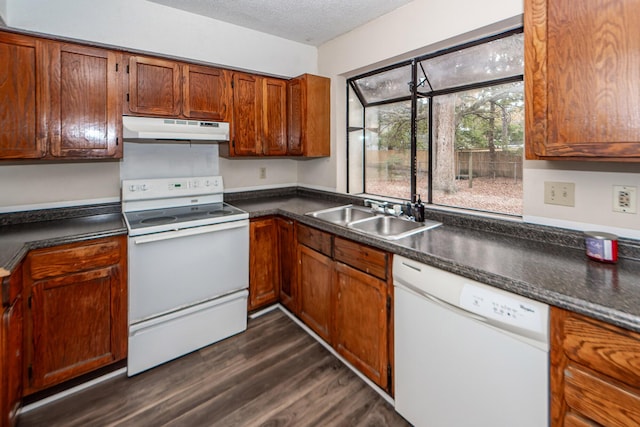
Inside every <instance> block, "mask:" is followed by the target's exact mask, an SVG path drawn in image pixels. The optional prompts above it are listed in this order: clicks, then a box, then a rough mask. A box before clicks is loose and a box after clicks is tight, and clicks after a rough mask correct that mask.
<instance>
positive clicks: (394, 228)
mask: <svg viewBox="0 0 640 427" xmlns="http://www.w3.org/2000/svg"><path fill="white" fill-rule="evenodd" d="M307 215H309V216H312V217H314V218H318V219H321V220H324V221H328V222H331V223H333V224H336V225H341V226H343V227H349V228H351V229H354V230H358V231H361V232H363V233H367V234H370V235H372V236H376V237H380V238H383V239H387V240H398V239H402V238H403V237H407V236H411V235H412V234H416V233H421V232H423V231H426V230H430V229H432V228H435V227H437V226H439V225H442V223H440V222H435V221H425V222H414V221H410V220H408V219H404V218H400V217H395V216H391V215H384V214H377V213H375V212H372V211H371V210H370V209H367V208H364V207H361V206H354V205H346V206H337V207H335V208H329V209H323V210H320V211H315V212H309V213H307Z"/></svg>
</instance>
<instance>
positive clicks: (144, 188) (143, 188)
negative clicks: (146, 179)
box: [140, 184, 149, 191]
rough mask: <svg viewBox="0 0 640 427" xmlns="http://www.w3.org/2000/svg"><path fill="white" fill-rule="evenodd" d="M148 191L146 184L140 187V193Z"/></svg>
mask: <svg viewBox="0 0 640 427" xmlns="http://www.w3.org/2000/svg"><path fill="white" fill-rule="evenodd" d="M148 189H149V187H147V184H142V185H141V186H140V191H147V190H148Z"/></svg>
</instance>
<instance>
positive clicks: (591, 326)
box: [563, 314, 640, 388]
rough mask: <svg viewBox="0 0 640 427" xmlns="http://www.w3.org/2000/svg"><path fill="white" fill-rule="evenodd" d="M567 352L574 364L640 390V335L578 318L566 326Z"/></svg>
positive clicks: (568, 322)
mask: <svg viewBox="0 0 640 427" xmlns="http://www.w3.org/2000/svg"><path fill="white" fill-rule="evenodd" d="M564 333H565V340H564V344H563V348H564V352H565V353H566V355H567V357H568V358H569V359H571V360H573V361H576V362H578V363H580V364H581V365H584V366H587V367H589V368H591V369H593V370H595V371H598V372H602V373H603V374H605V375H607V376H610V377H612V378H614V379H616V380H618V381H622V382H624V383H626V384H629V385H630V386H632V387H636V388H640V334H635V333H633V332H630V331H626V330H623V329H620V328H616V327H614V326H609V325H607V326H606V327H605V326H601V325H597V324H595V323H593V322H591V321H589V320H587V319H584V318H582V317H581V316H578V315H575V314H574V315H571V316H569V317H567V319H566V320H565V322H564Z"/></svg>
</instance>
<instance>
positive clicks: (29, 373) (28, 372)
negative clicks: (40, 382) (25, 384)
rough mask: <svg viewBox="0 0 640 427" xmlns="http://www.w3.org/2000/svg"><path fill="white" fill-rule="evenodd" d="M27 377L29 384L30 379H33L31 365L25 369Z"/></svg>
mask: <svg viewBox="0 0 640 427" xmlns="http://www.w3.org/2000/svg"><path fill="white" fill-rule="evenodd" d="M27 377H29V383H31V379H32V378H33V367H32V366H31V365H29V367H28V368H27Z"/></svg>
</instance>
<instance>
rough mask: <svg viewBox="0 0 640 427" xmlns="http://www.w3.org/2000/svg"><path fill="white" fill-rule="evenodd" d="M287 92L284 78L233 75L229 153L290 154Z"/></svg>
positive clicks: (234, 154) (256, 154) (257, 154)
mask: <svg viewBox="0 0 640 427" xmlns="http://www.w3.org/2000/svg"><path fill="white" fill-rule="evenodd" d="M286 95H287V91H286V82H285V81H284V80H281V79H275V78H269V77H262V76H256V75H252V74H245V73H234V74H233V120H232V122H233V135H232V137H231V142H230V147H228V155H229V156H282V155H285V154H287V139H286V138H287V122H286V119H287V98H286ZM224 154H227V153H224Z"/></svg>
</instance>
